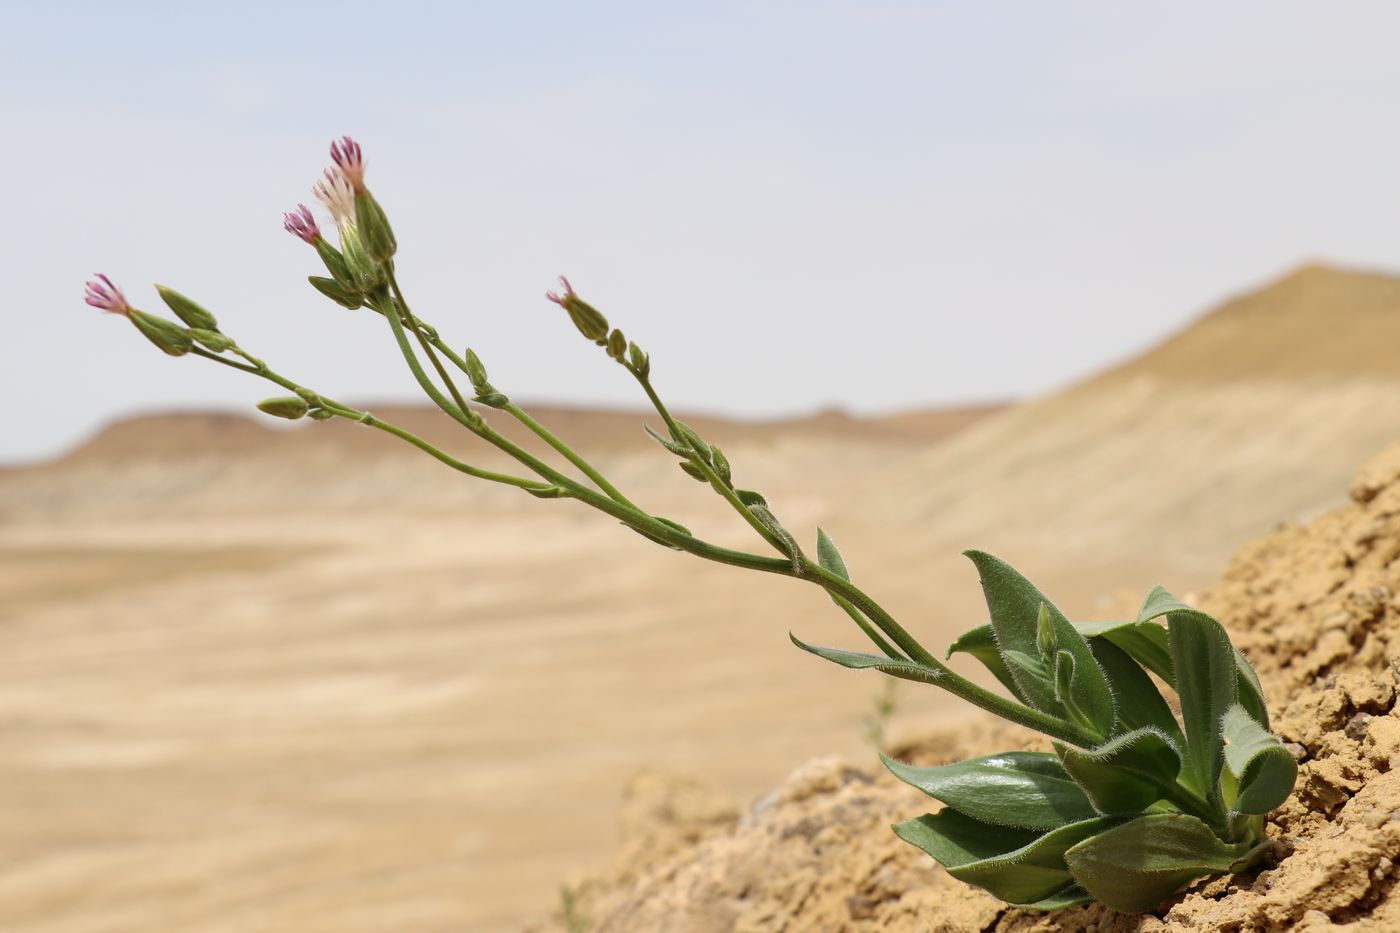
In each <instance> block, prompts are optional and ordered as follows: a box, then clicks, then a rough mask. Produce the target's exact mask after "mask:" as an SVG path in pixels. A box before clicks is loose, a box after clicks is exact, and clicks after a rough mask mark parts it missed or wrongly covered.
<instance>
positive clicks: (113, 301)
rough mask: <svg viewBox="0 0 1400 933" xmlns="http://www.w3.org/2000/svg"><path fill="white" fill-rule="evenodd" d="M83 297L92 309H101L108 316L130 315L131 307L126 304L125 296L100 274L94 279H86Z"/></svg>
mask: <svg viewBox="0 0 1400 933" xmlns="http://www.w3.org/2000/svg"><path fill="white" fill-rule="evenodd" d="M83 297H84V299H85V300H86V301H87V303H88V304H90V305H92V306H93V307H94V308H101V309H102V310H103V311H106V312H108V313H110V314H120V315H123V316H129V315H130V314H131V305H129V304H127V303H126V296H125V295H123V294H122V290H121V289H120V288H117V286H115V285H113V284H112V280H111V279H109V278H107V276H105V275H103V274H102V273H100V272H99V273H97V276H96V277H95V278H91V279H88V283H87V292H86V294H85V295H84V296H83Z"/></svg>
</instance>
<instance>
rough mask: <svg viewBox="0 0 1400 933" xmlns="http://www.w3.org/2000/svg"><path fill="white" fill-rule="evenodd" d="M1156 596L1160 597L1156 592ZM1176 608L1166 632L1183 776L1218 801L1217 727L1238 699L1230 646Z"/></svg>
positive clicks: (1220, 632)
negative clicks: (1182, 728)
mask: <svg viewBox="0 0 1400 933" xmlns="http://www.w3.org/2000/svg"><path fill="white" fill-rule="evenodd" d="M1158 591H1160V592H1163V593H1165V591H1164V590H1161V589H1160V587H1159V588H1158ZM1167 598H1170V594H1168V596H1167ZM1172 601H1173V602H1175V600H1172ZM1176 605H1177V606H1178V607H1180V608H1176V609H1173V610H1172V611H1171V614H1170V615H1169V616H1168V617H1167V630H1168V637H1169V639H1170V642H1171V649H1172V667H1173V669H1174V670H1175V671H1176V692H1177V695H1178V696H1179V697H1180V698H1181V719H1182V722H1184V723H1185V724H1186V777H1187V780H1188V782H1189V783H1190V784H1191V785H1192V786H1193V787H1194V788H1195V789H1196V790H1197V791H1198V792H1200V793H1201V794H1203V795H1205V796H1206V797H1208V798H1211V799H1218V796H1219V791H1218V789H1217V782H1218V781H1219V779H1220V766H1221V763H1222V760H1223V755H1224V749H1225V743H1224V741H1223V739H1222V737H1221V734H1220V723H1221V721H1222V720H1223V719H1224V718H1225V713H1226V711H1227V710H1229V709H1230V707H1232V706H1234V705H1235V703H1236V701H1237V700H1238V698H1239V688H1238V686H1237V681H1238V674H1237V673H1236V670H1237V668H1236V661H1235V646H1234V645H1232V644H1230V636H1229V635H1227V634H1226V633H1225V629H1224V627H1223V626H1222V625H1221V624H1220V623H1219V622H1217V621H1215V620H1214V619H1212V618H1211V617H1210V616H1208V615H1206V614H1205V613H1203V612H1197V611H1196V610H1194V609H1191V608H1189V607H1184V606H1182V605H1181V604H1180V603H1176Z"/></svg>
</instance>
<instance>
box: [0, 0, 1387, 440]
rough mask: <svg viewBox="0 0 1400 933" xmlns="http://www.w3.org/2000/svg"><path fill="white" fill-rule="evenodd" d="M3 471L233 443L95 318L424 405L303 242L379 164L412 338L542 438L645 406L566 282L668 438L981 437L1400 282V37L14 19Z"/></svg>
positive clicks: (418, 17) (220, 18)
mask: <svg viewBox="0 0 1400 933" xmlns="http://www.w3.org/2000/svg"><path fill="white" fill-rule="evenodd" d="M4 13H5V15H4V22H5V28H4V32H3V35H0V119H3V125H4V128H5V130H6V134H5V137H6V138H5V141H4V143H3V146H2V147H0V168H3V169H4V178H5V179H6V180H7V181H8V186H7V190H6V195H5V198H4V204H5V212H4V213H5V220H4V222H3V223H0V250H3V254H4V256H5V257H6V260H5V263H4V268H5V269H6V270H7V271H8V273H9V275H8V276H7V278H8V285H9V295H8V298H9V300H8V301H6V302H5V304H4V310H3V311H0V314H3V315H4V321H5V324H6V327H5V332H6V334H7V339H6V340H5V341H4V342H3V344H0V390H4V394H5V397H6V398H9V399H10V400H11V405H10V409H9V411H10V415H11V417H10V422H9V425H10V427H9V430H8V431H5V432H3V433H0V460H9V461H14V460H21V459H26V458H31V457H35V456H41V455H47V454H51V453H54V452H57V451H59V450H61V449H63V448H64V447H66V446H68V445H71V444H73V443H75V442H77V441H78V440H79V439H80V438H81V437H82V436H84V435H85V434H86V433H88V432H90V431H91V430H93V429H94V428H95V427H97V426H98V425H99V424H100V423H102V422H103V421H105V420H108V419H110V418H112V417H116V416H119V415H123V414H128V413H132V412H138V411H149V410H169V409H177V408H184V407H192V406H218V407H222V408H226V409H230V410H251V405H252V403H253V402H255V401H256V400H257V399H259V398H261V397H264V396H265V395H267V394H269V392H268V391H265V390H264V389H263V388H261V387H260V386H259V385H258V384H255V383H254V382H253V381H252V380H250V379H247V378H246V377H241V376H239V375H238V374H236V373H231V372H227V371H223V370H219V369H216V368H215V367H213V366H212V365H209V364H205V363H203V362H200V361H196V360H192V359H179V360H172V359H168V358H166V357H164V356H162V355H160V354H159V353H157V352H156V351H155V350H154V349H153V348H151V347H149V346H148V345H146V344H145V343H144V341H142V340H141V339H140V338H139V337H138V336H137V335H136V334H135V333H134V332H133V331H132V330H131V329H130V328H129V327H128V326H127V325H126V324H125V323H124V322H122V321H119V320H116V319H114V318H110V317H108V318H104V317H103V316H101V315H99V314H97V313H96V312H94V311H92V310H91V309H89V308H87V307H86V306H85V305H83V304H82V298H81V296H82V284H83V280H84V279H85V278H86V277H87V276H88V275H89V274H90V273H92V272H95V271H104V272H107V273H108V274H109V275H111V276H112V277H113V278H114V279H115V280H116V281H117V282H118V283H119V284H120V285H122V286H123V287H124V288H125V290H126V292H127V294H128V296H129V297H130V298H131V300H132V301H133V303H135V304H137V305H138V306H144V307H147V308H152V309H157V308H158V305H159V303H158V300H157V299H156V298H155V294H154V291H153V290H152V289H151V288H150V283H151V282H157V281H158V282H162V283H164V284H168V285H171V286H173V287H175V288H178V289H180V290H182V291H184V292H186V293H188V294H190V295H191V296H194V297H196V298H198V299H200V300H201V301H203V302H204V303H205V304H206V305H207V306H208V307H210V308H211V309H212V310H214V311H215V312H216V313H217V314H218V315H219V316H220V318H221V320H222V322H223V324H224V325H225V330H226V331H227V332H229V333H231V334H232V335H233V336H235V337H236V338H237V339H239V340H240V341H241V342H242V343H243V344H244V345H245V346H247V347H248V348H249V349H251V350H252V351H253V352H256V353H260V354H262V355H264V356H266V357H267V358H268V359H269V361H270V362H273V363H275V364H276V365H277V367H278V368H280V369H281V370H283V371H284V372H286V373H288V374H289V375H292V376H294V377H296V378H299V379H301V381H303V382H305V383H307V384H310V385H312V386H314V387H316V388H318V389H321V390H324V391H326V392H327V393H334V394H336V395H338V396H341V397H346V398H350V399H359V400H366V399H368V400H381V399H408V398H413V397H415V394H414V392H413V390H412V387H411V383H410V381H409V379H408V377H407V375H406V374H405V373H404V372H403V369H402V365H401V362H400V361H398V360H397V358H396V355H395V353H394V352H393V351H392V348H391V347H389V346H388V345H387V343H386V337H387V334H386V330H385V325H384V323H383V321H382V320H380V319H378V318H375V317H372V316H370V315H369V314H367V313H359V314H352V313H350V312H345V311H342V310H340V309H338V308H335V307H333V306H330V305H328V304H327V303H326V302H324V301H323V300H321V299H319V298H318V297H317V296H316V295H314V294H313V293H312V292H311V291H310V289H309V288H308V287H307V286H306V285H305V283H304V281H303V277H304V276H305V275H306V274H308V273H314V272H316V271H317V268H316V264H315V262H314V261H313V257H312V256H311V254H310V252H309V250H308V249H307V247H305V246H304V245H303V244H301V243H300V242H298V241H297V240H295V239H293V238H292V237H290V236H288V235H287V234H285V233H283V232H282V231H281V229H280V216H281V213H282V211H284V210H286V209H288V208H290V207H291V206H293V205H294V204H295V203H296V202H297V201H299V200H309V196H308V195H307V188H308V186H309V185H310V183H311V182H312V180H313V179H314V178H315V176H316V174H317V173H318V172H319V170H320V168H321V167H322V165H323V164H325V162H326V156H325V150H326V144H327V142H328V141H329V140H330V139H331V138H332V137H333V136H335V135H338V134H341V133H350V134H353V135H355V136H356V137H358V138H359V139H360V140H361V141H362V142H363V143H364V145H365V148H366V150H367V153H368V158H369V164H370V174H369V181H370V183H371V185H372V187H373V188H374V190H375V191H376V193H377V194H378V195H379V197H380V199H381V200H382V201H383V202H384V203H385V205H386V206H387V208H388V209H389V212H390V214H391V216H392V218H393V220H394V223H395V227H396V230H397V232H398V234H399V241H400V245H401V254H400V260H399V269H400V273H401V278H402V280H403V281H404V284H405V287H406V288H407V290H408V291H409V297H410V299H411V300H413V301H414V304H415V306H416V307H417V308H418V309H419V310H420V312H421V313H422V314H423V316H424V317H426V318H428V319H429V320H432V321H433V322H435V323H436V324H438V326H439V327H440V328H441V329H442V330H443V331H444V333H445V334H447V335H448V336H449V337H450V339H452V340H453V342H454V343H457V344H461V345H466V344H468V343H470V344H471V345H472V346H473V347H475V348H476V349H477V350H478V352H480V353H481V355H482V356H483V358H484V359H485V360H486V362H487V364H488V365H489V366H490V368H491V371H492V375H493V377H494V378H495V381H496V382H497V383H498V384H499V385H500V387H501V388H502V389H503V390H505V391H507V392H510V393H512V394H514V395H516V396H517V397H521V398H547V399H552V400H561V401H574V402H580V403H607V404H627V403H636V402H637V401H638V400H637V399H636V398H635V395H634V393H633V391H632V389H631V386H630V385H629V384H628V382H627V381H626V380H625V378H623V374H622V373H621V372H620V371H618V370H617V369H616V368H615V367H610V366H606V365H604V361H603V360H602V359H601V358H600V356H599V355H598V354H597V353H595V352H590V349H589V347H587V346H586V345H585V344H583V343H582V341H581V339H580V338H578V337H577V336H576V335H575V334H574V333H573V332H572V330H571V329H570V328H569V327H568V325H567V323H566V322H565V321H563V320H562V316H561V314H560V313H559V312H558V309H557V308H555V307H554V306H553V305H550V304H548V303H547V302H545V301H544V300H543V298H542V293H543V291H544V290H545V289H547V288H549V287H551V285H552V283H553V277H554V276H555V275H556V274H558V273H560V272H564V273H567V274H569V275H570V276H571V277H572V279H573V280H574V283H575V285H576V286H578V288H579V290H580V292H581V293H583V294H584V295H585V296H586V297H589V298H590V299H592V300H593V301H594V302H595V303H596V304H598V305H599V306H600V307H601V308H602V309H603V310H604V311H605V312H607V313H608V314H609V315H610V317H611V318H612V319H613V321H614V323H616V324H618V325H619V326H621V327H623V328H624V329H625V330H626V331H627V333H628V334H629V335H630V336H633V337H635V338H636V339H637V340H638V341H639V342H641V343H642V344H643V345H645V346H646V347H647V348H648V349H650V350H651V351H652V354H653V359H654V361H655V367H656V378H657V381H658V383H659V384H660V386H661V388H662V390H663V392H665V393H666V394H667V395H668V396H669V397H670V398H671V399H672V400H674V402H675V403H676V404H677V405H680V406H683V407H706V408H711V409H716V410H720V411H725V412H731V413H737V414H775V413H790V412H799V411H804V410H810V409H813V408H816V407H820V406H826V405H832V404H835V405H841V406H844V407H847V408H851V409H854V410H860V411H870V410H882V409H891V408H902V407H910V406H922V405H933V404H941V403H952V402H963V401H968V400H976V399H984V398H999V397H1006V396H1012V395H1023V394H1027V393H1035V392H1041V391H1045V390H1047V389H1050V388H1053V387H1054V386H1056V385H1059V384H1062V383H1064V382H1065V381H1067V380H1070V379H1072V378H1074V377H1076V376H1078V375H1081V374H1083V373H1085V372H1087V371H1090V370H1092V369H1094V368H1097V367H1100V366H1102V365H1104V364H1106V363H1109V362H1111V361H1113V360H1115V359H1118V358H1121V357H1122V356H1124V355H1127V354H1130V353H1132V352H1134V351H1135V350H1137V349H1140V348H1142V347H1143V346H1146V345H1148V344H1150V343H1151V342H1153V341H1154V340H1156V339H1158V338H1159V337H1161V336H1162V335H1163V334H1165V333H1167V332H1169V331H1171V330H1172V329H1174V328H1177V327H1179V326H1181V325H1182V324H1183V323H1184V322H1185V321H1187V320H1189V319H1190V318H1191V317H1192V316H1194V315H1196V314H1198V313H1200V312H1201V311H1202V310H1204V309H1205V308H1206V307H1207V306H1209V305H1210V304H1212V303H1214V302H1216V301H1217V300H1219V299H1221V298H1222V297H1225V296H1226V295H1227V294H1229V293H1231V292H1234V291H1238V290H1241V289H1244V288H1248V287H1250V286H1252V285H1255V284H1257V283H1259V282H1261V281H1264V280H1266V279H1269V278H1272V277H1274V276H1275V275H1278V274H1281V273H1282V272H1284V271H1286V270H1287V269H1288V268H1290V267H1291V266H1293V265H1296V264H1297V263H1299V262H1302V261H1305V260H1308V259H1314V258H1320V259H1326V260H1332V261H1336V262H1339V263H1344V264H1350V265H1361V266H1368V267H1379V268H1395V267H1400V130H1397V128H1396V126H1397V125H1396V119H1395V113H1396V107H1397V99H1400V54H1397V53H1396V51H1395V45H1394V37H1395V36H1396V35H1397V34H1400V7H1396V6H1395V5H1393V4H1385V3H1349V4H1346V5H1344V6H1343V5H1336V4H1330V5H1322V4H1303V3H1288V2H1283V3H1280V2H1267V3H1265V2H1236V3H1230V4H1220V3H1204V2H1187V3H1174V4H1151V5H1149V4H1123V3H1109V2H1103V3H1030V2H1024V3H1000V2H983V3H976V4H974V3H962V4H952V3H891V2H859V3H857V2H850V3H821V2H808V3H749V4H726V3H708V4H692V5H680V4H667V3H654V2H653V3H593V4H581V3H573V4H569V3H512V4H507V3H499V2H496V3H452V4H448V3H408V4H398V5H391V4H368V3H341V4H336V5H330V4H320V3H297V4H293V3H287V2H281V3H275V4H273V3H256V2H255V3H241V4H217V5H215V4H191V3H182V4H173V3H172V4H151V3H144V4H142V3H120V4H86V5H84V4H65V3H48V4H44V5H39V4H28V3H25V4H21V3H7V4H5V6H4Z"/></svg>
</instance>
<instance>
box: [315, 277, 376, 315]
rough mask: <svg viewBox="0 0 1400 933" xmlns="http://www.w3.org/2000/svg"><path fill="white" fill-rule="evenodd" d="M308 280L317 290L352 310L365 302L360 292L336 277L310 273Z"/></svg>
mask: <svg viewBox="0 0 1400 933" xmlns="http://www.w3.org/2000/svg"><path fill="white" fill-rule="evenodd" d="M306 281H308V282H310V283H311V287H312V288H314V289H316V291H318V292H320V293H321V294H322V295H325V296H326V297H327V298H329V299H330V300H331V301H334V302H335V303H336V304H338V305H341V306H342V307H345V308H349V309H350V310H351V311H354V310H355V309H356V308H358V307H360V306H361V305H363V304H364V302H363V301H361V300H360V294H359V292H352V291H351V290H350V289H348V288H345V287H344V286H342V285H341V284H340V283H339V282H337V281H336V280H335V279H328V278H326V277H325V276H322V275H308V276H307V277H306Z"/></svg>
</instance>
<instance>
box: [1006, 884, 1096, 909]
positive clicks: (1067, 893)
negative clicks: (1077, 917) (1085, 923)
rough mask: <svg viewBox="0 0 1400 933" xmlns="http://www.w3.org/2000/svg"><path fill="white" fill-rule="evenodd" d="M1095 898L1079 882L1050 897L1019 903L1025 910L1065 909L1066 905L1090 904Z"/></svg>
mask: <svg viewBox="0 0 1400 933" xmlns="http://www.w3.org/2000/svg"><path fill="white" fill-rule="evenodd" d="M1092 900H1093V898H1092V897H1090V896H1089V892H1088V891H1086V890H1084V889H1083V888H1081V887H1080V886H1079V885H1077V884H1072V885H1070V886H1069V887H1067V888H1065V889H1064V890H1063V891H1058V892H1056V893H1055V894H1052V895H1050V896H1049V897H1046V898H1042V899H1040V900H1038V901H1036V902H1035V903H1033V904H1018V905H1017V906H1018V907H1020V908H1022V909H1024V910H1046V911H1049V910H1063V909H1064V908H1066V907H1078V906H1079V905H1081V904H1088V903H1089V902H1090V901H1092Z"/></svg>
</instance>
